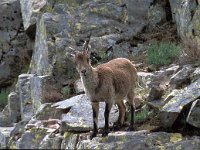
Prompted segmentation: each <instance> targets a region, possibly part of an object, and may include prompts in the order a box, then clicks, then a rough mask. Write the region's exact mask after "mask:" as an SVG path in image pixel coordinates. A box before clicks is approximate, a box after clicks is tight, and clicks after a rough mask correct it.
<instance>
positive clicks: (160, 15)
mask: <svg viewBox="0 0 200 150" xmlns="http://www.w3.org/2000/svg"><path fill="white" fill-rule="evenodd" d="M148 20H149V28H154V27H156V25H157V24H158V23H160V22H164V21H166V12H165V10H164V7H162V6H161V5H160V4H155V5H152V6H150V9H149V11H148Z"/></svg>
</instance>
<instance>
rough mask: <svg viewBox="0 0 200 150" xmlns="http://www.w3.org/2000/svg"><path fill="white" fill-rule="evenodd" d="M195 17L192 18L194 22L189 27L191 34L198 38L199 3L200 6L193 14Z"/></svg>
mask: <svg viewBox="0 0 200 150" xmlns="http://www.w3.org/2000/svg"><path fill="white" fill-rule="evenodd" d="M193 15H194V16H193V18H192V22H191V25H190V27H189V29H190V33H189V34H190V35H193V36H197V37H198V38H200V29H199V21H200V17H199V16H200V7H199V3H198V6H197V8H196V10H195V13H194V14H193Z"/></svg>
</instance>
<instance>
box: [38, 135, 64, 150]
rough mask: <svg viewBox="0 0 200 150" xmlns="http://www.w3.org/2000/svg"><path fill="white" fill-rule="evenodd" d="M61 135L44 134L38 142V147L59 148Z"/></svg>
mask: <svg viewBox="0 0 200 150" xmlns="http://www.w3.org/2000/svg"><path fill="white" fill-rule="evenodd" d="M61 142H62V136H61V135H50V134H48V135H46V136H45V137H44V139H43V140H42V141H41V142H40V147H39V149H61Z"/></svg>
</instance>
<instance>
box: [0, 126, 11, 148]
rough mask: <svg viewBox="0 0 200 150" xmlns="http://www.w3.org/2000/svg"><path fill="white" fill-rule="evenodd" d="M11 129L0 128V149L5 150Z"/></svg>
mask: <svg viewBox="0 0 200 150" xmlns="http://www.w3.org/2000/svg"><path fill="white" fill-rule="evenodd" d="M12 130H13V127H0V148H1V149H6V148H7V144H8V139H9V138H10V133H11V131H12Z"/></svg>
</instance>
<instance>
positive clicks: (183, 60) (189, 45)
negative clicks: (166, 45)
mask: <svg viewBox="0 0 200 150" xmlns="http://www.w3.org/2000/svg"><path fill="white" fill-rule="evenodd" d="M183 43H184V47H183V48H182V55H181V57H180V59H179V62H180V64H188V63H190V64H192V63H199V62H200V61H199V58H200V44H199V41H198V39H195V38H186V39H185V40H184V41H183Z"/></svg>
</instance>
